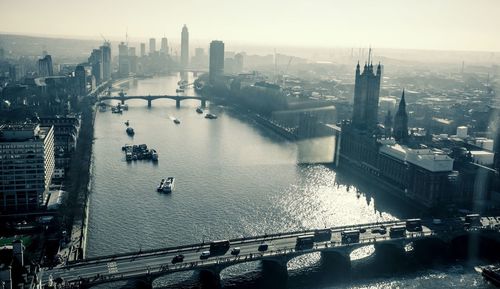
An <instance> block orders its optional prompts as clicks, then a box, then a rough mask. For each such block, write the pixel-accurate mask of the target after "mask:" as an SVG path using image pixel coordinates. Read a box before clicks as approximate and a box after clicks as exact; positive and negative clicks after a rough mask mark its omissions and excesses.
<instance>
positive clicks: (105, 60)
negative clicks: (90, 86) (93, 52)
mask: <svg viewBox="0 0 500 289" xmlns="http://www.w3.org/2000/svg"><path fill="white" fill-rule="evenodd" d="M99 49H100V50H101V53H102V80H103V81H108V80H110V79H111V43H109V42H107V41H106V42H104V44H103V45H102V46H101V47H99Z"/></svg>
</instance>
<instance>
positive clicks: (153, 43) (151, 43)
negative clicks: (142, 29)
mask: <svg viewBox="0 0 500 289" xmlns="http://www.w3.org/2000/svg"><path fill="white" fill-rule="evenodd" d="M155 52H156V39H155V38H149V54H154V53H155Z"/></svg>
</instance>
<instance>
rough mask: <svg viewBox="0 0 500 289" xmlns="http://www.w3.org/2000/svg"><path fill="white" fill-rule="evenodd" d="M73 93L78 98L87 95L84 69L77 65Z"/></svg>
mask: <svg viewBox="0 0 500 289" xmlns="http://www.w3.org/2000/svg"><path fill="white" fill-rule="evenodd" d="M74 79H75V91H76V93H77V95H79V96H85V95H86V94H87V76H86V73H85V67H83V65H77V66H76V68H75V78H74Z"/></svg>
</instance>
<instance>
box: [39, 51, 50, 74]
mask: <svg viewBox="0 0 500 289" xmlns="http://www.w3.org/2000/svg"><path fill="white" fill-rule="evenodd" d="M38 75H39V76H42V77H44V76H52V75H54V70H53V67H52V57H51V56H50V55H45V56H44V57H43V58H42V59H38Z"/></svg>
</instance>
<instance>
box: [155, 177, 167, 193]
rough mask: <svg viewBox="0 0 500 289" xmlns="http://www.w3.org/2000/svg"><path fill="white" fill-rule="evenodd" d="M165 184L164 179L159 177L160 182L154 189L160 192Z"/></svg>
mask: <svg viewBox="0 0 500 289" xmlns="http://www.w3.org/2000/svg"><path fill="white" fill-rule="evenodd" d="M164 185H165V179H161V182H160V184H159V185H158V187H157V188H156V191H157V192H162V191H163V186H164Z"/></svg>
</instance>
